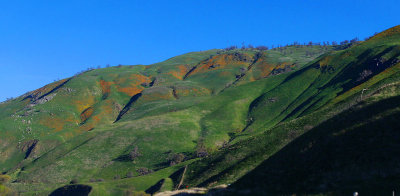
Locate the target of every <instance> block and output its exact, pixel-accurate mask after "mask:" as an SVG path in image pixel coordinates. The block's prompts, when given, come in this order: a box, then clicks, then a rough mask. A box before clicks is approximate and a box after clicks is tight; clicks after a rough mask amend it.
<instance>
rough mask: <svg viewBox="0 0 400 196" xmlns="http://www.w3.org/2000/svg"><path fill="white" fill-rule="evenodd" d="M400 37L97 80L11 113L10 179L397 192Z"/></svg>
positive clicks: (253, 53) (45, 186)
mask: <svg viewBox="0 0 400 196" xmlns="http://www.w3.org/2000/svg"><path fill="white" fill-rule="evenodd" d="M399 40H400V32H399V27H394V28H392V29H389V30H387V31H385V32H382V33H380V34H378V35H376V36H374V37H372V38H370V39H369V40H367V41H365V42H357V43H351V44H346V45H341V46H320V45H315V46H300V45H294V46H288V47H283V48H277V49H273V50H267V51H265V50H258V49H244V50H242V49H241V50H239V49H234V50H210V51H204V52H196V53H188V54H185V55H181V56H178V57H174V58H171V59H168V60H167V61H164V62H161V63H157V64H153V65H148V66H144V65H135V66H118V67H110V68H105V69H96V70H89V71H87V72H84V73H81V74H79V75H76V76H74V77H71V78H67V79H64V80H61V81H58V82H55V83H53V84H49V85H47V86H45V87H43V88H41V89H38V90H35V91H32V92H29V93H27V94H25V95H23V96H21V97H18V98H16V99H14V100H11V101H8V102H5V103H2V104H0V136H1V137H0V138H1V139H0V155H1V157H2V159H1V160H0V169H1V172H3V173H4V174H7V175H9V176H11V183H8V184H6V185H7V186H8V187H11V188H12V189H13V190H14V191H16V192H19V193H23V194H27V195H29V194H36V193H39V194H43V195H46V194H49V193H50V192H51V191H52V190H55V189H56V188H58V187H61V186H64V185H65V184H67V183H70V182H72V183H81V184H85V185H89V186H90V189H85V190H90V194H91V195H121V194H128V193H132V192H137V191H147V192H148V193H154V192H157V191H163V190H172V189H175V188H183V187H186V186H190V187H192V186H206V187H212V186H215V185H218V184H223V183H226V184H232V183H233V185H232V186H231V187H229V188H228V190H227V192H226V193H228V194H230V193H235V194H236V193H243V194H245V193H248V194H261V193H264V192H270V193H277V194H287V193H307V194H308V193H329V192H335V191H350V190H353V189H354V188H359V187H367V186H369V185H373V186H371V187H381V188H382V187H383V188H389V186H391V185H392V184H391V183H384V182H386V181H387V180H389V179H392V180H393V182H396V181H398V176H399V175H398V174H397V173H396V172H395V171H397V170H396V168H397V165H396V161H397V159H396V158H390V157H391V156H393V157H395V156H397V155H399V154H398V152H397V151H396V150H394V149H395V148H396V147H397V144H396V141H397V140H396V138H397V137H398V135H397V133H396V130H398V124H397V121H396V120H394V119H398V108H399V105H398V97H397V96H398V95H399V91H398V84H399V83H398V82H399V78H400V77H399V71H400V63H399V62H400V60H399V56H400V43H399ZM382 129H384V130H385V131H386V132H382V131H380V130H382ZM379 131H380V132H382V133H381V135H380V137H377V138H374V139H370V140H368V141H369V142H366V143H365V140H367V139H368V138H371V137H372V135H374V133H376V132H379ZM380 145H386V146H385V147H384V148H380V147H379V146H380ZM374 147H375V148H374ZM299 149H306V150H300V151H299ZM390 149H393V150H391V151H389V150H390ZM369 153H371V156H370V157H369V159H368V158H367V154H369ZM330 154H332V156H331V155H330ZM328 155H329V156H328ZM352 157H361V158H360V160H358V159H352ZM381 158H382V159H381ZM353 160H354V161H355V162H356V163H357V164H353ZM363 160H366V161H363ZM383 160H387V161H386V162H385V161H383ZM357 161H361V162H362V163H359V162H357ZM325 162H327V163H328V164H327V163H325ZM371 162H376V164H377V165H372V164H370V163H371ZM310 165H313V167H309V166H310ZM372 168H375V170H374V169H372ZM350 170H351V171H354V172H353V173H349V172H348V171H350ZM391 170H392V171H393V172H392V173H393V175H389V174H388V173H389V171H391ZM375 171H378V172H377V173H378V174H379V175H381V176H383V177H382V180H377V177H376V172H375ZM353 174H354V175H360V176H363V177H364V179H365V182H364V184H363V183H359V182H358V181H356V179H355V178H353V177H352V175H353ZM379 175H378V176H379ZM293 176H295V178H294V177H293ZM388 176H389V177H388ZM335 179H340V180H339V181H335ZM255 181H256V182H255ZM373 181H376V182H377V183H376V184H373V183H372V182H373ZM253 182H255V183H253ZM345 184H346V187H345V186H344V185H345ZM76 187H79V186H76ZM66 189H68V187H66ZM59 190H61V189H59ZM62 190H64V189H62ZM232 191H233V192H232ZM285 191H286V192H285Z"/></svg>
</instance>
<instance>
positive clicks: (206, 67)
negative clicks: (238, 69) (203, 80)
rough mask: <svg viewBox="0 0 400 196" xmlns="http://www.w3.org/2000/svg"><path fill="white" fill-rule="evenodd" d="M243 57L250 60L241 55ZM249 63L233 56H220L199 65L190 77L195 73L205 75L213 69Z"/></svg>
mask: <svg viewBox="0 0 400 196" xmlns="http://www.w3.org/2000/svg"><path fill="white" fill-rule="evenodd" d="M241 55H243V57H245V58H247V59H251V57H250V56H249V55H247V54H241ZM248 63H249V62H246V61H241V60H239V59H237V57H236V56H235V55H234V54H221V55H216V56H213V57H211V58H210V59H208V60H206V61H204V62H202V63H200V64H199V65H198V67H197V68H196V69H195V70H193V71H192V73H190V75H194V74H196V73H205V72H208V71H210V70H214V69H222V68H225V67H226V66H227V65H247V64H248Z"/></svg>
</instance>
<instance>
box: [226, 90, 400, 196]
mask: <svg viewBox="0 0 400 196" xmlns="http://www.w3.org/2000/svg"><path fill="white" fill-rule="evenodd" d="M399 106H400V96H397V97H393V98H389V99H386V100H383V101H379V102H376V103H373V104H371V105H368V106H365V107H361V108H358V107H354V108H351V109H350V110H347V111H345V112H342V113H340V114H339V115H337V116H335V117H333V118H331V119H329V120H328V121H326V122H324V123H322V124H321V125H319V126H317V127H315V128H314V129H312V130H310V131H309V132H307V133H305V134H304V135H302V136H300V137H298V138H297V139H295V140H294V141H293V142H291V143H289V144H288V145H287V146H286V147H284V148H283V149H282V150H280V151H279V152H277V153H276V154H274V155H273V156H271V157H270V158H269V159H267V160H266V161H264V162H263V163H262V164H260V165H259V166H258V167H257V168H256V169H254V170H253V171H251V172H250V173H248V174H246V175H245V176H244V177H242V178H241V179H239V180H238V181H237V182H236V183H235V184H233V186H232V188H230V191H235V194H239V195H264V194H266V193H269V194H272V195H275V194H276V195H289V194H300V195H301V194H319V193H323V194H328V193H332V194H335V195H336V194H345V195H351V194H352V192H355V191H358V192H359V193H360V195H383V194H391V192H392V191H393V190H397V191H400V121H399V119H400V111H399ZM394 108H397V110H393V109H394Z"/></svg>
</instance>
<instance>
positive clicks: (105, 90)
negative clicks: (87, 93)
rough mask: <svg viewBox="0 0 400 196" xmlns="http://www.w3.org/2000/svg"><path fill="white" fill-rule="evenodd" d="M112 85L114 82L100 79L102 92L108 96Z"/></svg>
mask: <svg viewBox="0 0 400 196" xmlns="http://www.w3.org/2000/svg"><path fill="white" fill-rule="evenodd" d="M111 85H112V82H106V81H104V80H100V87H101V92H102V93H103V96H108V95H109V94H110V92H111Z"/></svg>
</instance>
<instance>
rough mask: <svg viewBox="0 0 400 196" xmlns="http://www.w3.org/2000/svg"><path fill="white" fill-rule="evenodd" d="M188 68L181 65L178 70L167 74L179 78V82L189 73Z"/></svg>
mask: <svg viewBox="0 0 400 196" xmlns="http://www.w3.org/2000/svg"><path fill="white" fill-rule="evenodd" d="M187 71H188V70H187V68H186V67H185V66H184V65H179V66H178V70H173V71H170V72H168V73H167V74H169V75H172V76H174V77H175V78H178V79H179V80H182V79H183V76H185V74H186V73H187Z"/></svg>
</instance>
